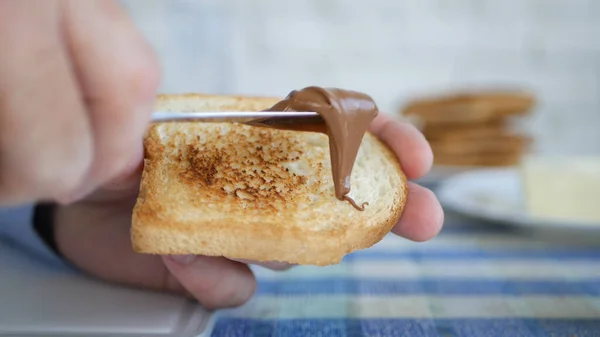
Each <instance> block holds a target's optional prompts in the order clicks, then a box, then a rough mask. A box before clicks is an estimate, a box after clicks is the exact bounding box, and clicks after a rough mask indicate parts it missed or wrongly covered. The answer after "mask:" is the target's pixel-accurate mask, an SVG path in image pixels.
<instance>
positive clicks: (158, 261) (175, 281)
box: [55, 198, 256, 309]
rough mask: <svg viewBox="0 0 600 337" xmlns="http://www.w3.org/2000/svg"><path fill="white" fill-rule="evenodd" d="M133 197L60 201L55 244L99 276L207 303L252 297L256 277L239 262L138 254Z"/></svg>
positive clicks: (232, 303)
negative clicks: (132, 233)
mask: <svg viewBox="0 0 600 337" xmlns="http://www.w3.org/2000/svg"><path fill="white" fill-rule="evenodd" d="M133 203H135V198H129V200H128V199H127V198H125V199H121V198H118V199H117V198H115V199H113V200H112V201H110V200H104V201H103V203H102V206H97V205H98V204H96V203H95V202H89V201H88V199H87V198H86V200H85V201H82V202H79V203H75V204H72V205H69V206H63V207H58V208H57V210H56V218H55V223H56V224H57V226H56V228H55V235H56V242H57V245H58V249H59V250H60V252H61V253H62V254H63V255H64V256H65V257H66V258H67V259H68V260H69V261H70V262H71V263H72V264H74V265H75V266H77V267H78V268H80V269H81V270H83V271H85V272H87V273H89V274H91V275H94V276H95V277H98V278H100V279H102V280H106V281H109V282H115V283H118V284H122V285H127V286H132V287H136V288H144V289H151V290H157V291H162V292H169V293H175V294H180V295H184V296H188V297H191V298H196V299H197V300H198V301H199V302H200V303H201V304H203V305H204V306H205V307H207V308H210V309H216V308H226V307H232V306H238V305H240V304H242V303H244V302H245V301H247V300H248V299H249V298H250V297H251V295H252V294H253V293H254V289H255V288H256V281H255V279H254V276H253V274H252V272H251V271H250V270H249V269H248V267H247V266H244V265H242V264H240V263H237V262H234V261H230V260H226V259H224V258H211V257H197V258H194V259H192V260H189V261H185V259H184V261H181V258H180V259H179V261H178V260H177V258H175V259H173V258H167V257H165V258H161V257H159V256H155V255H147V254H136V253H135V252H134V251H133V249H132V247H131V241H130V233H129V230H130V223H131V207H132V205H133ZM90 214H92V216H91V217H90ZM163 260H164V261H163ZM167 267H168V268H167Z"/></svg>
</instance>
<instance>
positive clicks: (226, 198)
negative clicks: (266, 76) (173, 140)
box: [131, 94, 408, 266]
mask: <svg viewBox="0 0 600 337" xmlns="http://www.w3.org/2000/svg"><path fill="white" fill-rule="evenodd" d="M278 100H279V99H277V98H270V97H245V96H226V95H206V94H179V95H159V96H158V98H157V105H158V108H160V109H161V110H165V109H170V108H172V109H173V110H178V111H203V110H204V111H207V110H211V111H219V110H221V111H232V110H233V111H235V110H255V111H257V110H263V109H266V108H268V107H270V106H271V105H273V104H274V103H275V102H277V101H278ZM159 127H160V126H158V125H157V126H152V127H151V128H150V129H149V132H148V134H147V136H146V138H145V141H144V146H145V160H144V170H143V173H142V180H141V185H140V193H139V196H138V199H137V202H136V205H135V207H134V211H133V216H132V228H131V240H132V245H133V249H134V250H135V251H136V252H138V253H146V254H199V255H209V256H224V257H227V258H231V259H247V260H255V261H282V262H288V263H292V264H303V265H321V266H324V265H330V264H335V263H339V262H340V261H341V260H342V258H343V257H344V256H345V255H347V254H348V253H350V252H353V251H356V250H360V249H364V248H368V247H371V246H372V245H374V244H375V243H377V242H378V241H380V240H381V239H382V238H383V237H384V236H385V235H386V234H388V233H389V232H390V231H391V229H392V228H393V227H394V225H395V224H396V223H397V222H398V221H399V219H400V217H401V215H402V213H403V211H404V207H405V205H406V201H407V198H408V185H407V179H406V176H405V174H404V173H403V171H402V169H401V164H400V162H399V160H398V158H397V156H396V155H395V154H394V153H393V152H392V151H391V149H390V148H389V147H388V146H387V145H386V144H384V143H383V142H381V141H380V140H379V139H377V138H376V137H375V136H374V135H373V134H371V133H367V134H366V135H365V138H364V140H363V144H366V145H364V146H368V149H369V151H370V152H373V153H372V154H368V155H370V156H372V157H373V158H374V160H379V161H380V162H381V163H383V164H382V165H385V167H387V168H389V170H390V171H389V177H386V179H389V180H390V181H394V182H396V183H397V186H391V187H389V188H390V190H389V194H385V195H381V196H379V197H378V198H376V199H375V200H374V202H372V203H371V204H370V205H369V206H367V209H366V210H365V211H364V212H360V211H357V210H355V209H354V208H352V206H350V205H349V204H348V203H347V202H345V201H340V200H337V199H336V198H335V195H334V194H333V193H331V194H330V195H328V197H327V198H325V200H323V205H325V206H319V207H320V208H319V210H321V208H325V210H326V208H327V207H331V208H332V209H331V210H332V212H336V211H337V212H339V214H333V215H331V214H330V215H327V216H325V215H320V216H317V215H315V216H314V217H312V218H314V221H315V223H314V224H312V223H311V224H310V225H307V224H306V222H305V221H299V220H294V219H296V216H301V215H302V216H303V215H305V214H306V213H302V214H296V212H299V211H296V210H295V209H294V208H293V207H292V206H289V205H283V206H281V205H282V204H281V199H282V198H281V196H279V199H277V200H279V201H272V202H273V205H274V206H273V207H272V208H271V209H270V210H266V207H267V206H269V205H270V203H271V201H270V199H269V198H271V196H270V195H266V194H264V193H263V194H260V195H258V194H257V195H250V196H248V198H250V199H251V200H250V201H248V200H246V201H245V202H244V203H243V205H245V207H256V208H258V207H263V208H262V210H261V211H260V212H259V211H257V210H256V209H255V208H251V209H249V211H248V212H249V213H248V216H243V215H229V213H228V212H223V214H222V217H209V216H206V215H204V214H202V215H198V218H196V219H192V220H190V219H189V217H188V215H187V213H186V212H189V211H190V210H196V211H197V210H199V209H201V208H202V207H204V206H203V205H209V204H211V205H212V204H214V205H213V206H211V207H217V208H218V207H221V205H229V206H230V204H231V203H232V201H231V200H232V197H231V195H230V194H231V193H229V194H228V195H225V194H224V195H223V197H222V198H223V199H222V200H221V201H217V202H213V203H211V202H210V201H208V200H204V199H202V201H200V202H199V203H198V204H194V205H190V203H189V202H188V201H181V202H182V203H185V205H183V206H182V205H179V204H178V200H189V198H188V197H186V195H187V194H186V193H188V194H189V193H191V192H190V190H191V191H193V190H194V189H198V190H203V191H204V190H207V189H208V188H209V187H206V186H205V185H202V184H201V183H197V182H191V181H185V178H183V176H182V175H181V174H180V175H174V174H173V172H172V167H173V166H169V165H175V164H173V162H174V159H173V158H175V157H174V156H173V155H172V152H169V151H172V150H173V149H172V148H170V147H172V146H173V145H172V144H166V143H165V141H164V139H161V135H160V132H162V129H161V130H159V129H158V128H159ZM176 127H179V128H183V129H185V128H187V127H185V126H182V125H177V126H173V128H176ZM215 127H216V126H215ZM208 128H213V126H208ZM250 128H252V127H249V126H240V125H236V126H232V127H231V130H233V131H231V132H234V131H235V132H239V133H240V134H242V135H253V134H254V133H255V132H257V131H256V130H254V129H252V130H251V129H250ZM185 130H187V129H185ZM228 130H229V129H228ZM260 132H261V137H267V136H269V137H273V138H272V139H271V142H273V139H275V142H278V144H283V143H286V140H287V139H292V138H294V137H304V136H299V135H298V133H296V132H293V131H282V130H272V129H263V130H261V131H260ZM323 136H324V135H323ZM324 137H326V136H324ZM261 139H262V138H261ZM301 140H304V138H301ZM318 140H319V141H322V138H319V139H318ZM264 142H265V146H266V147H268V146H269V144H270V143H269V142H267V141H266V140H265V141H264ZM290 143H291V141H290ZM300 144H301V143H300ZM238 146H242V147H243V146H245V145H243V144H242V145H239V144H238ZM281 146H285V144H284V145H281ZM303 146H304V147H305V148H306V147H307V145H303ZM180 147H181V145H180ZM207 147H210V146H207ZM361 147H362V145H361ZM271 150H273V149H271V148H269V149H265V150H262V151H271ZM210 151H211V150H207V152H210ZM224 151H229V152H231V150H227V149H225V150H224ZM170 153H171V154H170ZM276 155H277V154H276V153H273V154H270V155H269V158H271V159H270V160H273V159H272V158H273V156H276ZM282 155H283V154H282ZM365 155H367V154H365ZM304 156H308V157H310V155H309V154H307V153H305V154H304ZM234 158H237V157H234ZM311 160H312V159H311ZM167 161H168V163H167ZM365 162H368V161H365ZM177 165H179V164H177ZM181 165H183V164H181ZM261 165H264V166H265V167H267V169H268V168H269V167H270V166H268V165H270V164H269V163H265V164H261ZM315 165H316V166H318V165H317V164H315ZM361 165H364V164H362V163H361ZM377 169H378V168H377V167H369V170H377ZM219 170H220V171H219V172H223V170H224V169H222V168H219ZM361 170H362V171H361ZM364 170H365V169H364V168H360V170H359V169H355V170H354V172H353V176H354V175H355V174H360V172H363V171H364ZM319 172H320V173H319V174H321V176H320V177H321V179H324V178H328V176H324V175H323V174H328V175H330V174H331V173H330V171H328V170H325V171H319ZM323 172H325V173H323ZM364 172H366V171H364ZM282 174H283V173H282ZM234 175H238V176H239V172H237V173H235V174H234ZM167 176H168V179H167V178H166V177H167ZM203 179H204V178H203ZM244 179H246V180H248V179H247V178H244ZM175 180H177V181H176V182H174V181H175ZM242 180H243V179H242ZM242 182H243V181H242ZM211 183H213V184H217V185H218V184H221V183H220V182H216V183H215V182H212V181H211ZM168 184H172V185H177V186H186V187H185V188H182V187H170V186H172V185H168ZM186 184H187V185H186ZM248 184H250V183H248ZM299 184H300V183H299ZM202 186H204V187H202ZM358 186H359V185H355V186H353V189H359V187H358ZM328 188H331V191H332V186H329V187H328ZM294 189H297V190H298V191H300V190H301V191H304V190H305V189H306V188H305V187H304V186H301V185H297V186H291V187H290V191H295V190H294ZM363 189H364V188H363ZM166 191H168V192H169V193H165V192H166ZM307 191H308V190H307ZM211 193H212V192H211ZM290 193H292V192H290ZM294 193H295V192H294ZM351 193H352V191H351ZM357 193H363V194H364V195H370V194H369V193H370V192H368V191H367V192H364V191H363V192H360V191H358V192H357ZM174 194H181V199H178V198H177V197H176V196H174ZM218 194H219V193H212V194H210V195H211V196H212V198H217V197H218ZM297 194H298V195H299V197H298V198H300V197H304V196H305V194H307V193H305V192H302V193H300V192H298V193H297ZM204 195H208V194H204ZM289 195H293V194H289ZM289 195H285V196H284V198H283V199H286V198H287V200H288V201H286V203H298V204H300V203H302V201H290V200H289V198H290V197H289ZM238 196H239V195H238ZM308 197H310V196H308ZM203 198H205V197H203ZM252 198H254V199H252ZM261 198H264V200H263V199H261ZM273 198H274V197H273ZM213 200H216V199H213ZM252 200H258V201H256V202H255V203H253V202H252ZM236 202H237V201H236ZM259 202H260V205H262V206H259ZM357 202H359V203H360V202H361V200H357ZM248 205H250V206H248ZM252 205H255V206H252ZM265 205H266V206H265ZM280 206H281V207H283V208H278V207H280ZM288 206H289V207H288ZM304 206H306V205H303V207H304ZM223 207H224V206H223ZM286 207H288V208H286ZM179 209H181V210H180V211H179ZM282 209H284V210H287V209H289V210H290V211H289V214H288V213H286V212H283V213H282V211H281V210H282ZM375 210H380V211H378V212H376V213H375ZM382 210H384V211H382ZM217 213H218V212H217ZM199 214H200V213H199ZM236 214H237V213H236ZM257 214H259V215H257ZM184 218H185V220H182V219H184ZM309 218H311V217H307V219H309ZM278 219H281V221H282V223H279V222H278ZM324 219H329V220H331V221H327V223H326V221H324ZM341 221H343V222H344V223H341ZM346 222H347V223H346ZM266 224H268V225H266Z"/></svg>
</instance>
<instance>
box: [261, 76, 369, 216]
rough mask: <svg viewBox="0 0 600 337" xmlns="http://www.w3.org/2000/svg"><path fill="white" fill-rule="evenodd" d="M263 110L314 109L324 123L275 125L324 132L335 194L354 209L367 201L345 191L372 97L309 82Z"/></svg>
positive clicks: (348, 184)
mask: <svg viewBox="0 0 600 337" xmlns="http://www.w3.org/2000/svg"><path fill="white" fill-rule="evenodd" d="M267 111H282V112H284V111H297V112H302V111H307V112H310V111H314V112H316V113H318V114H319V115H320V116H321V117H322V119H323V120H324V121H325V124H323V123H321V124H318V123H300V124H289V125H284V126H282V125H278V126H277V127H278V128H285V129H288V130H298V131H314V132H322V133H326V134H327V136H328V137H329V152H330V156H331V170H332V174H333V183H334V186H335V195H336V197H337V198H338V199H339V200H346V201H348V202H349V203H350V204H352V206H354V207H355V208H356V209H358V210H361V211H362V210H364V206H365V205H368V203H366V202H365V203H363V204H362V205H361V206H360V207H359V206H358V205H357V204H356V202H355V201H354V200H352V199H351V198H350V197H348V196H347V194H348V193H349V192H350V175H351V173H352V167H353V166H354V161H355V160H356V156H357V154H358V149H359V147H360V144H361V142H362V139H363V137H364V135H365V133H366V132H367V129H368V128H369V126H370V125H371V122H372V121H373V119H374V118H375V117H376V116H377V114H378V113H379V110H378V108H377V105H376V104H375V102H374V101H373V99H372V98H371V97H369V96H368V95H366V94H363V93H359V92H355V91H349V90H343V89H337V88H320V87H315V86H311V87H306V88H304V89H301V90H294V91H292V92H290V93H289V94H288V96H287V97H286V98H285V99H283V100H282V101H280V102H278V103H277V104H275V105H274V106H273V107H271V108H270V109H268V110H267Z"/></svg>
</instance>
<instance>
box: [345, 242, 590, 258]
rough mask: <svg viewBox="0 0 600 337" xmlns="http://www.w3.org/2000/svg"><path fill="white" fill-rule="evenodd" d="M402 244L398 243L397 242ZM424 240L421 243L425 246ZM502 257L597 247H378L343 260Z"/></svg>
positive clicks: (569, 254) (573, 254) (566, 254)
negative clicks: (388, 248) (385, 248)
mask: <svg viewBox="0 0 600 337" xmlns="http://www.w3.org/2000/svg"><path fill="white" fill-rule="evenodd" d="M399 244H401V243H399ZM426 245H427V243H423V248H425V247H426ZM399 259H403V260H406V259H408V260H414V261H421V260H482V259H483V260H490V259H495V260H502V259H536V260H598V261H600V249H597V248H596V249H583V248H582V249H577V248H573V249H566V248H564V249H561V248H553V249H552V250H550V249H548V250H546V249H539V248H538V249H536V248H530V249H483V248H482V249H478V248H460V247H456V248H448V249H440V248H432V249H422V250H421V249H419V250H414V249H413V250H408V249H407V250H398V251H381V250H377V249H376V248H373V249H365V250H361V251H357V252H354V253H351V254H348V255H347V256H346V257H345V258H344V261H346V262H348V261H356V260H399Z"/></svg>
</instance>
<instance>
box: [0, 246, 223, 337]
mask: <svg viewBox="0 0 600 337" xmlns="http://www.w3.org/2000/svg"><path fill="white" fill-rule="evenodd" d="M212 319H213V315H212V314H211V313H210V312H207V311H206V310H204V309H203V308H202V307H201V306H199V305H197V304H194V303H192V302H191V301H186V300H185V299H183V298H180V297H174V296H169V295H166V294H159V293H153V292H146V291H143V290H138V289H130V288H124V287H118V286H113V285H110V284H107V283H104V282H100V281H97V280H95V279H91V278H88V277H85V276H84V275H82V274H80V273H76V272H73V271H71V270H64V269H62V268H55V267H52V266H50V265H48V264H46V263H44V261H40V260H39V259H38V258H36V257H33V256H30V255H29V254H26V253H24V251H22V250H21V249H19V248H18V247H15V246H14V245H13V244H10V243H8V242H5V241H2V240H0V336H29V337H34V336H36V337H37V336H81V337H84V336H106V337H109V336H122V337H125V336H127V337H134V336H135V337H138V336H139V337H141V336H153V337H159V336H163V337H167V336H176V337H188V336H189V337H192V336H205V335H206V336H208V335H209V334H210V329H211V325H212V323H213V321H212Z"/></svg>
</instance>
